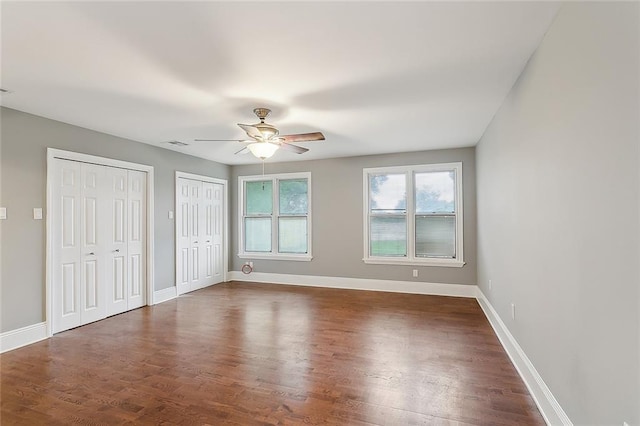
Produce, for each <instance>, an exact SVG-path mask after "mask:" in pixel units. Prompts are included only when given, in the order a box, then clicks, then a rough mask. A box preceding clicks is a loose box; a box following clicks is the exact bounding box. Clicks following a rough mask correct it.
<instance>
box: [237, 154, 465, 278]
mask: <svg viewBox="0 0 640 426" xmlns="http://www.w3.org/2000/svg"><path fill="white" fill-rule="evenodd" d="M454 161H462V163H463V165H462V169H463V170H462V174H463V190H464V255H465V261H466V262H467V264H466V265H465V266H464V267H462V268H442V267H416V266H396V265H370V264H365V263H364V262H363V261H362V257H363V255H364V253H363V239H362V238H363V236H362V227H363V223H362V221H363V218H362V202H363V193H362V169H363V168H366V167H383V166H399V165H412V164H429V163H443V162H454ZM290 172H311V181H312V215H313V224H312V227H313V229H312V235H313V237H312V238H313V248H312V252H313V253H312V254H313V260H312V261H311V262H295V261H294V262H289V261H281V260H256V261H254V271H256V272H273V273H286V274H299V275H318V276H331V277H349V278H376V279H384V280H402V281H420V282H432V283H446V284H471V285H475V284H476V195H475V149H474V148H461V149H451V150H440V151H423V152H411V153H402V154H391V155H372V156H363V157H349V158H337V159H330V160H315V161H300V162H291V163H269V162H267V163H266V170H265V173H266V174H270V173H290ZM261 173H262V169H261V166H260V165H248V166H247V165H244V166H232V168H231V180H230V185H231V187H232V190H231V191H230V192H231V194H232V196H231V201H230V203H231V246H230V253H229V254H230V258H231V262H230V263H231V270H234V271H239V270H240V268H241V266H242V264H243V263H244V261H245V260H244V259H240V258H238V256H237V253H238V245H237V237H238V221H237V214H238V200H237V198H236V195H237V192H238V191H237V188H238V176H246V175H258V174H261ZM413 269H418V270H419V277H418V278H413V277H412V270H413Z"/></svg>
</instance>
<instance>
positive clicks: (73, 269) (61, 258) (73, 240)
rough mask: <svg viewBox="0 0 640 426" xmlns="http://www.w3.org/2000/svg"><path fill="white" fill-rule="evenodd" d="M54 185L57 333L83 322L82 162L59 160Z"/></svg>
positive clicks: (55, 325) (55, 163)
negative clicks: (81, 284) (81, 252)
mask: <svg viewBox="0 0 640 426" xmlns="http://www.w3.org/2000/svg"><path fill="white" fill-rule="evenodd" d="M53 167H54V173H53V175H54V181H53V186H52V198H53V200H52V214H53V220H54V222H53V232H52V240H53V241H52V244H53V257H52V262H53V268H52V269H53V277H52V278H53V282H54V285H55V287H56V288H55V290H54V291H53V314H52V319H53V332H54V333H56V332H59V331H63V330H68V329H70V328H73V327H77V326H79V325H81V324H82V322H81V317H80V312H81V308H80V281H81V278H80V270H81V263H80V257H81V256H80V250H81V249H82V242H81V239H80V235H81V209H80V207H81V202H82V200H81V198H82V182H81V171H80V163H76V162H73V161H65V160H59V159H56V160H55V161H54V165H53Z"/></svg>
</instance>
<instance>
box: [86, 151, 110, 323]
mask: <svg viewBox="0 0 640 426" xmlns="http://www.w3.org/2000/svg"><path fill="white" fill-rule="evenodd" d="M80 170H81V176H82V179H81V181H82V196H81V209H80V211H81V215H82V216H81V226H80V241H81V245H82V248H81V250H80V261H81V264H82V268H81V279H80V282H81V287H80V309H81V313H80V317H81V323H82V324H88V323H90V322H93V321H97V320H99V319H102V318H104V317H105V316H106V309H105V302H106V300H105V299H106V294H105V292H104V284H103V282H104V274H105V272H106V267H107V262H106V257H105V254H106V253H104V241H105V239H106V238H105V237H106V235H105V234H106V233H105V232H104V227H102V226H100V224H101V223H103V221H104V219H105V217H106V215H105V208H106V207H107V204H106V200H105V197H104V188H105V176H106V175H105V173H106V168H105V167H104V166H98V165H95V164H81V166H80Z"/></svg>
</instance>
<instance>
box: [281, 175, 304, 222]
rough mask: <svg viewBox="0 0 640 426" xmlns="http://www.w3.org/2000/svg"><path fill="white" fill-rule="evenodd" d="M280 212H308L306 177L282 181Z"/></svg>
mask: <svg viewBox="0 0 640 426" xmlns="http://www.w3.org/2000/svg"><path fill="white" fill-rule="evenodd" d="M279 190H280V214H307V208H308V207H307V205H308V196H307V180H306V179H290V180H281V181H280V188H279Z"/></svg>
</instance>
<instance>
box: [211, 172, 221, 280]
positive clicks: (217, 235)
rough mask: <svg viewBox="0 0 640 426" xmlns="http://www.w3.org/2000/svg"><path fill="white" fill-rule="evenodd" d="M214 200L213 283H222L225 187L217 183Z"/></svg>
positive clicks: (212, 237)
mask: <svg viewBox="0 0 640 426" xmlns="http://www.w3.org/2000/svg"><path fill="white" fill-rule="evenodd" d="M212 191H213V198H212V203H211V211H212V218H211V222H212V223H211V230H212V235H211V244H212V247H213V250H212V251H213V258H212V263H213V277H212V283H219V282H222V281H223V279H224V265H223V263H224V250H223V246H222V244H223V237H224V211H223V205H224V186H223V185H221V184H219V183H215V184H212Z"/></svg>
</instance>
